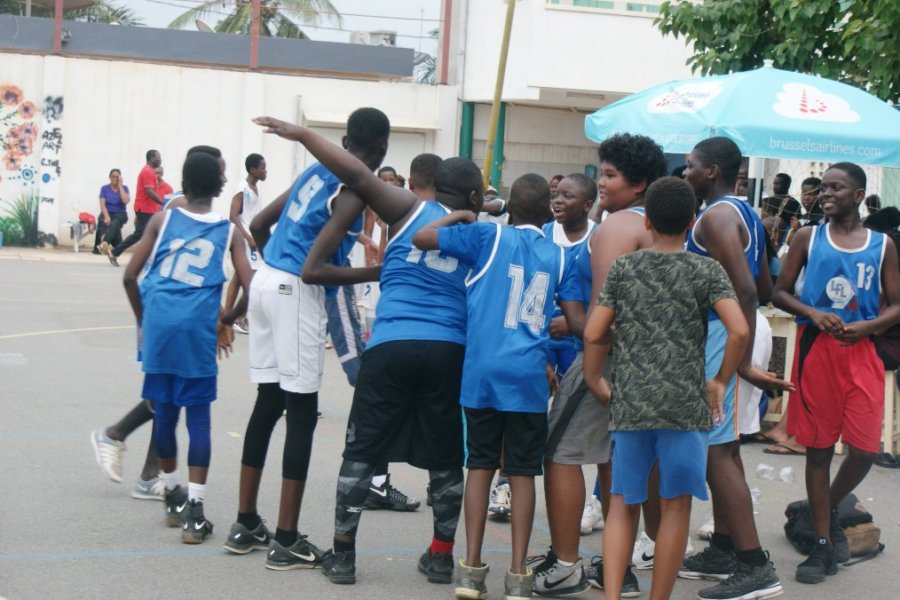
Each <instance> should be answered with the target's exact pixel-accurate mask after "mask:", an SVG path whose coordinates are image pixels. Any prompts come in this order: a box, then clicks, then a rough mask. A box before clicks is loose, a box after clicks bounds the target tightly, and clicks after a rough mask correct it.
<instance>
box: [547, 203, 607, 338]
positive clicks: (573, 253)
mask: <svg viewBox="0 0 900 600" xmlns="http://www.w3.org/2000/svg"><path fill="white" fill-rule="evenodd" d="M595 227H597V224H596V223H595V222H594V221H592V220H590V219H588V228H587V232H585V234H584V235H583V236H582V237H581V239H579V240H576V241H574V242H573V241H571V240H569V237H568V236H567V235H566V231H565V229H564V228H563V226H562V224H560V223H558V222H556V221H553V222H552V223H547V224H546V225H544V227H543V231H544V236H546V238H547V239H549V240H552V241H553V243H554V244H556V245H557V246H559V247H560V248H563V250H564V251H565V254H566V263H568V264H571V265H573V268H576V269H578V270H577V273H581V269H580V268H578V267H575V266H574V265H577V264H578V257H579V255H580V254H581V253H582V252H584V251H585V248H587V247H588V246H589V244H588V240H590V239H591V234H592V233H593V232H594V228H595ZM587 252H588V257H587V263H588V265H587V271H588V274H589V275H588V279H587V294H586V295H584V298H582V297H581V296H582V295H581V294H579V297H578V298H563V297H561V296H560V295H559V294H557V295H556V298H555V299H554V300H555V301H554V303H553V318H556V317H560V316H562V314H563V312H562V309H561V308H560V307H559V303H560V301H567V300H581V302H582V303H585V302H589V300H590V295H591V278H590V271H591V264H590V263H591V259H590V250H588V251H587ZM579 283H580V284H581V283H583V281H581V278H580V277H579ZM580 289H581V286H580V285H579V290H580ZM585 310H587V309H586V308H585ZM550 345H551V346H562V345H572V346H573V347H574V348H575V351H576V352H580V351H581V350H583V349H584V342H583V341H582V340H581V339H580V338H578V337H576V336H574V335H567V336H566V337H564V338H560V339H558V340H557V339H552V338H551V339H550Z"/></svg>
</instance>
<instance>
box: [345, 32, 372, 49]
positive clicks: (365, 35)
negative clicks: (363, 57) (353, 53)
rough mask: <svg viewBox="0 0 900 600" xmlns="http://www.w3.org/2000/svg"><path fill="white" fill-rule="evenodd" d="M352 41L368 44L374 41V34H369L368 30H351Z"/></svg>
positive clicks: (353, 42)
mask: <svg viewBox="0 0 900 600" xmlns="http://www.w3.org/2000/svg"><path fill="white" fill-rule="evenodd" d="M350 43H351V44H363V45H366V46H368V45H369V44H371V43H372V36H370V35H369V32H368V31H351V32H350Z"/></svg>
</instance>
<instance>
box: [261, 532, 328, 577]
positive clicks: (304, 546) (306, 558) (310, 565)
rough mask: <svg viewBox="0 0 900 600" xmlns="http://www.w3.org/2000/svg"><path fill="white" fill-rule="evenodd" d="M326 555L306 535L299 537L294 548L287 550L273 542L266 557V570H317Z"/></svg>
mask: <svg viewBox="0 0 900 600" xmlns="http://www.w3.org/2000/svg"><path fill="white" fill-rule="evenodd" d="M323 556H324V553H323V552H322V551H321V550H319V548H317V547H316V546H315V544H313V543H312V542H310V541H307V539H306V536H305V535H301V536H298V537H297V541H296V542H294V545H293V546H290V547H288V548H285V547H284V546H282V545H281V544H279V543H278V542H277V541H275V540H272V548H271V550H269V555H268V556H267V557H266V568H267V569H272V570H273V571H289V570H290V569H315V568H316V567H318V566H319V565H320V564H321V562H322V558H323Z"/></svg>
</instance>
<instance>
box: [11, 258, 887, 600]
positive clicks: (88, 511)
mask: <svg viewBox="0 0 900 600" xmlns="http://www.w3.org/2000/svg"><path fill="white" fill-rule="evenodd" d="M123 263H124V261H123ZM121 276H122V270H121V269H115V268H113V267H111V266H110V265H109V264H108V263H107V261H106V259H105V257H102V256H92V255H91V254H89V253H81V254H79V255H75V254H73V253H71V252H64V251H53V250H23V249H17V248H2V249H0V282H2V283H0V447H2V450H0V597H5V598H7V599H8V600H28V599H47V598H67V599H78V598H90V599H94V598H100V597H110V598H129V599H134V600H142V599H151V598H154V599H155V598H196V599H205V598H217V599H218V598H243V597H254V598H259V597H271V598H303V599H307V598H308V599H313V598H316V599H338V598H357V597H365V598H368V599H371V600H380V599H388V598H390V599H416V600H418V599H424V598H451V597H452V588H451V587H450V586H437V585H433V584H429V583H427V582H426V581H425V579H424V578H423V577H422V576H421V575H419V574H418V573H417V572H416V567H415V565H416V561H417V559H418V556H419V555H420V554H421V553H422V551H423V550H424V549H425V547H426V546H427V544H428V543H429V541H430V539H431V514H430V511H429V510H427V507H425V506H424V502H423V507H422V508H421V509H420V510H419V511H418V512H416V513H407V514H399V513H387V512H373V513H367V514H366V515H364V517H363V520H362V525H361V529H360V538H359V541H358V551H359V556H358V558H357V570H358V583H357V585H356V586H355V587H338V586H334V585H332V584H330V583H329V582H328V581H327V580H326V579H325V578H324V577H323V576H322V575H321V574H320V572H318V571H288V572H275V571H269V570H266V569H264V568H263V562H264V560H265V556H264V554H263V553H261V552H257V553H253V554H250V555H247V556H234V555H230V554H227V553H225V552H224V551H222V549H221V546H222V543H223V542H224V540H225V537H226V536H227V533H228V528H229V526H230V524H231V522H232V521H233V520H234V518H235V514H236V510H237V482H238V471H239V465H240V455H241V444H242V436H243V432H244V427H245V425H246V421H247V418H248V417H249V415H250V411H251V408H252V404H253V400H254V398H255V389H254V386H252V385H251V384H250V383H249V381H248V377H247V338H246V337H243V336H238V338H237V340H236V343H235V353H234V355H233V356H232V357H231V358H230V359H229V360H226V361H223V362H222V363H221V367H220V375H219V399H218V400H217V401H216V403H215V405H214V407H213V432H212V434H213V458H212V466H211V470H210V478H209V487H208V492H207V499H206V505H207V516H208V517H209V518H210V520H212V522H213V523H214V524H215V526H216V528H215V532H214V535H213V537H212V538H211V539H210V540H208V541H207V542H206V543H204V544H203V545H201V546H186V545H183V544H181V543H180V537H179V534H178V530H171V529H168V528H166V527H165V525H164V523H163V505H162V503H160V502H148V501H138V500H134V499H132V498H131V497H130V495H129V490H130V485H131V484H132V483H133V482H134V480H135V478H136V477H137V476H138V474H139V472H140V468H141V464H142V461H143V455H144V452H145V451H146V444H147V440H148V436H149V430H147V429H144V430H139V431H138V432H136V433H135V434H134V436H133V437H132V438H131V439H129V440H128V452H127V453H126V455H125V483H123V484H115V483H112V482H111V481H109V480H107V479H106V478H105V477H104V476H103V475H101V473H100V471H99V469H98V468H97V466H96V464H95V463H94V456H93V451H92V449H91V445H90V442H89V439H88V434H89V432H90V431H91V430H92V429H94V428H95V427H98V426H100V425H108V424H111V423H112V422H113V421H115V420H117V419H118V418H120V417H121V416H122V415H123V414H124V412H125V411H126V410H128V409H130V408H131V407H132V406H133V405H134V404H135V402H136V401H137V399H138V394H139V391H140V386H141V373H140V368H139V365H138V364H137V363H135V361H134V354H135V330H134V319H133V317H132V315H131V311H130V309H129V307H128V303H127V301H126V299H125V294H124V291H123V289H122V285H121ZM350 398H351V389H350V387H349V386H348V385H347V382H346V379H345V378H344V375H343V372H342V371H341V370H340V366H339V365H338V363H337V360H336V359H335V356H334V354H333V352H329V354H328V358H327V363H326V372H325V381H324V385H323V389H322V392H321V393H320V399H319V401H320V407H321V410H322V412H323V418H322V419H321V420H320V421H319V425H318V430H317V432H316V440H315V449H314V451H313V464H312V466H311V468H310V480H309V482H308V486H307V492H306V498H305V501H304V507H303V510H302V513H301V519H300V520H301V522H300V527H301V530H302V532H303V533H305V534H308V535H309V536H310V539H311V540H312V541H314V542H315V543H316V544H318V545H320V546H322V547H328V546H329V545H330V539H331V533H332V520H333V514H334V488H335V481H336V478H337V471H338V467H339V464H340V453H341V450H342V446H343V429H344V425H345V421H346V416H347V413H348V411H349V407H350ZM180 433H181V436H180V438H179V440H180V442H181V443H182V450H184V448H186V442H187V440H186V436H185V433H184V431H183V428H182V430H181V431H180ZM283 441H284V434H283V428H282V427H279V428H277V429H276V433H275V436H274V439H273V441H272V445H271V452H270V457H269V463H268V466H267V470H266V474H265V476H264V479H263V486H262V491H261V497H260V513H261V515H262V516H263V517H264V518H266V519H268V520H269V523H270V525H272V526H273V527H274V525H273V523H274V521H275V520H276V516H277V502H278V493H279V485H280V468H281V457H280V453H281V447H282V444H283ZM761 449H762V447H761V446H750V447H745V449H744V458H745V463H746V466H747V470H748V473H749V474H750V482H751V486H756V487H759V488H760V490H761V491H762V502H761V506H760V515H759V516H758V517H757V518H758V524H759V528H760V532H761V537H762V539H763V545H764V547H766V548H767V549H768V550H769V551H770V552H771V553H772V557H773V559H774V561H775V565H776V568H777V569H778V571H779V574H780V575H781V577H782V583H783V584H784V587H785V595H784V597H785V598H788V597H790V598H796V599H800V600H821V599H822V598H853V597H858V596H860V595H865V596H866V597H867V598H871V599H873V600H888V599H893V598H897V597H898V592H897V589H896V588H897V585H898V584H900V577H898V575H897V568H898V565H900V563H898V561H897V558H896V556H897V554H896V553H897V549H898V548H900V527H898V525H900V512H898V508H897V498H898V492H900V471H892V470H885V469H881V468H878V467H874V468H873V470H872V473H871V474H870V475H869V478H868V479H867V480H866V482H865V483H864V484H863V485H862V487H861V488H860V490H858V493H857V495H858V496H859V497H860V498H861V499H862V500H863V502H864V503H865V504H866V506H867V507H868V508H869V510H870V511H871V512H872V513H873V514H874V515H875V518H876V522H877V523H878V524H879V525H880V526H881V528H882V541H883V542H884V543H885V544H886V545H887V551H886V553H885V555H884V556H881V557H878V558H877V559H875V560H872V561H870V562H866V563H863V564H860V565H856V566H853V567H849V568H844V569H842V570H841V572H840V573H839V574H838V575H837V576H835V577H831V578H829V579H828V583H827V584H824V585H818V586H805V585H803V584H798V583H795V582H794V581H793V572H794V567H795V566H796V564H797V563H798V562H799V561H800V557H799V555H798V554H796V552H795V551H794V550H793V549H792V548H791V547H790V546H789V544H788V543H787V540H786V539H785V538H784V535H783V531H782V525H783V523H784V517H783V515H782V513H783V510H784V506H785V505H786V504H787V503H788V502H789V501H791V500H796V499H798V498H801V497H803V496H804V488H803V459H802V458H800V457H782V456H767V455H764V454H762V451H761ZM182 456H184V453H183V452H182ZM760 462H765V463H767V464H770V465H772V466H774V467H775V471H776V473H777V472H778V470H779V469H780V468H781V467H784V466H792V467H793V468H794V470H795V473H796V476H797V477H796V481H794V482H793V483H790V484H788V483H783V482H781V481H768V480H760V479H758V478H757V477H756V475H755V471H756V466H757V464H758V463H760ZM392 472H393V473H392V478H393V482H394V484H395V485H396V486H397V487H398V488H399V489H401V490H403V491H404V492H406V493H408V494H410V495H413V496H416V497H418V498H420V499H424V495H425V486H426V483H427V473H425V472H424V471H419V470H416V469H413V468H410V467H408V466H405V465H396V466H394V467H392ZM185 475H186V474H185ZM537 485H538V490H539V491H538V498H539V499H538V508H537V513H536V522H535V529H534V535H533V537H532V549H533V551H534V552H535V553H537V552H544V551H545V549H546V547H547V546H548V545H549V533H548V529H547V520H546V511H545V508H544V505H543V500H542V494H541V493H540V491H541V489H542V488H541V487H540V486H541V485H542V481H541V480H538V482H537ZM708 516H709V507H708V505H706V504H702V503H698V504H696V505H695V509H694V515H693V525H694V527H696V526H698V525H699V524H701V523H702V522H703V521H705V520H706V518H707V517H708ZM464 538H465V536H464V533H463V527H462V523H460V533H459V542H458V544H457V548H458V551H457V553H456V554H457V556H460V555H461V554H462V551H463V550H462V549H463V548H464ZM601 539H602V536H601V534H600V533H594V534H592V535H590V536H587V537H583V538H582V552H583V554H584V556H586V557H589V556H591V555H593V554H597V553H599V549H600V544H601ZM509 542H510V535H509V526H508V525H506V524H502V523H500V524H498V523H489V525H488V529H487V536H486V540H485V546H486V552H485V556H486V558H487V560H488V561H490V563H491V566H492V573H491V575H490V576H489V588H490V594H491V598H495V599H499V598H501V597H502V595H503V588H502V582H503V572H504V570H505V568H506V567H507V565H508V562H507V561H508V559H509V551H508V547H509ZM701 545H702V542H699V541H697V540H696V539H694V546H695V548H697V549H700V548H701ZM638 577H639V579H640V583H641V588H642V589H643V590H644V591H645V594H644V596H643V597H645V598H646V597H647V594H646V591H648V590H649V583H650V575H649V572H648V571H639V572H638ZM705 585H707V584H706V583H703V582H689V581H679V583H678V584H677V585H676V588H675V593H674V597H675V598H679V599H682V598H684V599H686V598H694V597H695V593H696V591H697V590H698V589H700V588H701V587H704V586H705ZM583 597H586V598H602V597H603V594H602V592H599V591H593V590H592V591H590V592H588V593H586V594H585V595H584V596H583Z"/></svg>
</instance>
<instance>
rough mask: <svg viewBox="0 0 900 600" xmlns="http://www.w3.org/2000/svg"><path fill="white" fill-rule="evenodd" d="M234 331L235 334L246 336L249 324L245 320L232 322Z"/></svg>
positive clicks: (248, 331)
mask: <svg viewBox="0 0 900 600" xmlns="http://www.w3.org/2000/svg"><path fill="white" fill-rule="evenodd" d="M234 331H235V333H243V334H244V335H248V334H249V333H250V322H249V321H247V319H238V320H236V321H235V322H234Z"/></svg>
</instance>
